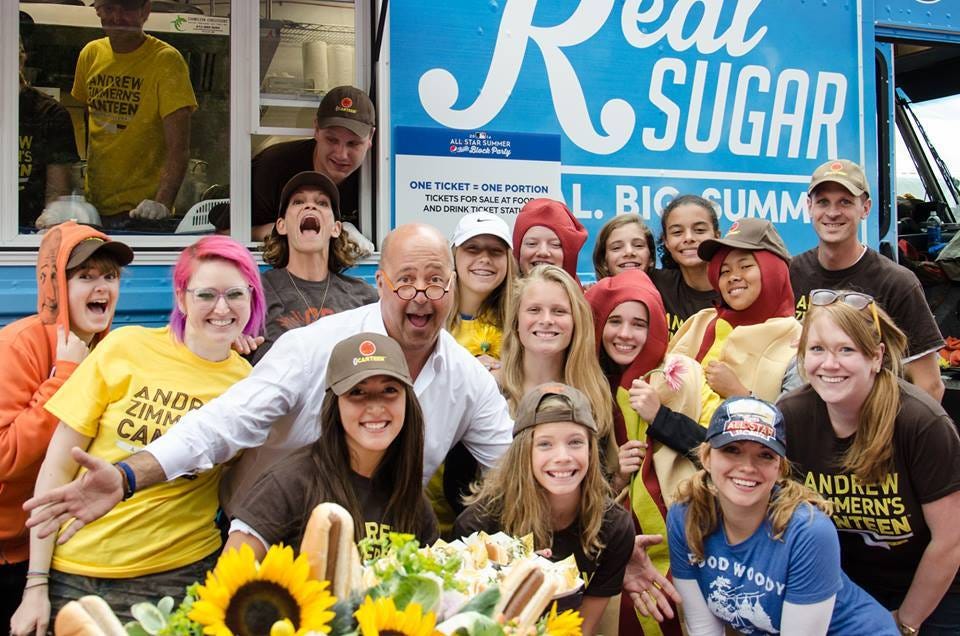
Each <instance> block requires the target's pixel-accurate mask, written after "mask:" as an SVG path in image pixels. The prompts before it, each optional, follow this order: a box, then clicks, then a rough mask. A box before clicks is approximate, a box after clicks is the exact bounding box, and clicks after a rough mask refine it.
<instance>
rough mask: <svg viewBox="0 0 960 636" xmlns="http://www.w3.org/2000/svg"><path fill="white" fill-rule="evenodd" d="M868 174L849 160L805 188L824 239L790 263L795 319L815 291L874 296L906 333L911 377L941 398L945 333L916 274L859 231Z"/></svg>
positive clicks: (828, 167) (817, 174)
mask: <svg viewBox="0 0 960 636" xmlns="http://www.w3.org/2000/svg"><path fill="white" fill-rule="evenodd" d="M870 206H871V200H870V192H869V184H868V183H867V178H866V175H864V173H863V169H862V168H861V167H860V166H858V165H857V164H856V163H854V162H852V161H849V160H847V159H837V160H833V161H828V162H826V163H824V164H823V165H821V166H820V167H819V168H817V169H816V170H815V171H814V173H813V177H812V178H811V180H810V186H809V188H808V189H807V208H808V210H809V212H810V218H811V220H812V221H813V228H814V230H815V231H816V232H817V236H818V237H819V239H820V241H819V243H818V244H817V246H816V247H814V248H813V249H811V250H808V251H806V252H804V253H803V254H800V255H799V256H796V257H794V259H793V260H792V261H791V262H790V282H791V284H792V285H793V291H794V294H795V295H796V299H797V318H798V319H802V318H803V315H804V314H805V313H806V311H807V301H808V296H809V294H810V291H811V290H813V289H820V288H826V289H849V290H853V291H859V292H863V293H866V294H869V295H871V296H873V297H874V298H875V299H876V301H877V302H878V303H880V306H881V307H883V308H884V309H885V310H886V311H887V313H889V314H890V316H891V317H892V318H893V319H894V320H895V321H896V323H897V326H898V327H900V329H902V330H903V332H904V333H905V334H906V335H907V338H908V345H907V352H906V355H905V357H904V360H903V361H904V364H905V367H904V370H905V372H906V376H907V378H908V379H909V380H910V381H911V382H913V383H914V384H916V385H917V386H919V387H920V388H922V389H924V390H925V391H926V392H927V393H929V394H930V395H931V396H933V398H934V399H935V400H937V401H938V402H939V401H940V399H941V398H942V397H943V392H944V386H943V380H941V378H940V368H939V366H938V365H937V351H938V350H939V349H940V348H941V347H942V346H943V337H942V336H941V335H940V330H939V329H938V328H937V323H936V321H935V320H934V318H933V314H932V313H931V312H930V308H929V306H928V305H927V301H926V299H925V298H924V295H923V288H922V287H921V286H920V281H919V280H917V277H916V276H915V275H914V273H913V272H911V271H910V270H908V269H907V268H905V267H902V266H901V265H898V264H897V263H895V262H893V261H892V260H890V259H888V258H885V257H883V256H881V255H880V254H879V253H877V252H876V251H874V250H872V249H870V248H869V247H867V246H866V245H864V244H863V243H861V242H860V239H859V237H858V234H857V232H858V230H859V228H860V225H861V222H862V221H863V220H864V219H866V218H867V215H868V214H869V213H870Z"/></svg>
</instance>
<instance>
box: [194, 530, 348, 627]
mask: <svg viewBox="0 0 960 636" xmlns="http://www.w3.org/2000/svg"><path fill="white" fill-rule="evenodd" d="M328 585H329V583H327V582H326V581H324V582H319V581H314V580H311V579H310V564H309V563H308V562H307V557H306V556H305V555H300V556H299V557H297V559H296V560H294V558H293V549H292V548H290V547H289V546H287V547H284V546H276V545H275V546H273V547H271V548H270V551H269V552H267V556H266V557H264V559H263V562H262V563H260V564H259V565H257V560H256V558H255V557H254V555H253V550H252V549H251V548H250V546H248V545H243V546H241V547H240V550H230V551H229V552H226V553H224V554H223V555H222V556H221V557H220V559H219V560H218V561H217V567H216V568H214V570H213V571H212V572H208V573H207V581H206V584H205V585H202V586H200V588H199V589H198V590H197V601H196V603H194V604H193V609H191V610H190V618H191V619H193V620H195V621H197V622H198V623H200V624H201V625H203V633H204V634H213V635H214V636H234V635H236V636H262V635H263V634H269V633H270V632H271V628H272V627H273V626H274V624H275V623H278V622H283V621H284V619H288V620H289V622H290V623H291V624H292V627H293V628H294V630H295V631H293V632H290V633H294V634H296V635H297V636H302V635H303V634H307V633H309V632H323V633H328V632H329V631H330V621H331V619H333V612H331V611H328V610H329V609H330V607H331V606H332V605H333V604H334V603H335V602H336V599H335V598H334V597H333V596H332V595H331V594H330V593H329V592H328V591H327V586H328ZM278 627H280V626H278ZM280 629H281V630H283V628H282V627H281V628H280ZM285 631H286V630H283V631H280V632H279V633H284V632H285Z"/></svg>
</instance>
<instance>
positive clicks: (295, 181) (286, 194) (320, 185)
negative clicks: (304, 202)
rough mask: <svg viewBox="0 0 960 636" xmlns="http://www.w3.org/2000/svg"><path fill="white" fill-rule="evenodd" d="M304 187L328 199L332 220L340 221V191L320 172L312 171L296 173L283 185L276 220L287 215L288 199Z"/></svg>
mask: <svg viewBox="0 0 960 636" xmlns="http://www.w3.org/2000/svg"><path fill="white" fill-rule="evenodd" d="M304 186H312V187H314V188H317V189H318V190H320V191H321V192H323V193H324V194H326V195H327V196H328V197H330V207H331V208H332V209H333V218H335V219H337V220H339V219H340V190H338V189H337V184H335V183H334V182H333V180H332V179H331V178H330V177H328V176H327V175H325V174H323V173H322V172H313V171H312V170H304V171H303V172H298V173H297V174H295V175H293V176H292V177H290V180H289V181H287V183H286V184H284V186H283V191H282V192H281V193H280V209H279V210H277V218H278V219H279V218H281V217H282V216H283V215H284V214H286V213H287V204H288V203H290V197H292V196H293V193H294V192H296V191H297V190H299V189H300V188H302V187H304Z"/></svg>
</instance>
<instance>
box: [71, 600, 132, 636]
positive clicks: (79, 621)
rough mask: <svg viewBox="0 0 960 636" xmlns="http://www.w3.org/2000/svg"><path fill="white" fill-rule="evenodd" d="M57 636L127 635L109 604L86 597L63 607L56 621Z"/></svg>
mask: <svg viewBox="0 0 960 636" xmlns="http://www.w3.org/2000/svg"><path fill="white" fill-rule="evenodd" d="M53 632H54V634H56V636H125V634H126V633H127V632H126V630H125V629H124V628H123V625H122V624H121V623H120V620H119V619H118V618H117V616H116V614H114V613H113V610H112V609H110V606H109V605H107V602H106V601H105V600H103V599H102V598H100V597H99V596H84V597H83V598H81V599H80V600H79V601H70V602H69V603H67V604H66V605H64V606H63V609H61V610H60V612H59V613H58V614H57V619H56V621H54V626H53Z"/></svg>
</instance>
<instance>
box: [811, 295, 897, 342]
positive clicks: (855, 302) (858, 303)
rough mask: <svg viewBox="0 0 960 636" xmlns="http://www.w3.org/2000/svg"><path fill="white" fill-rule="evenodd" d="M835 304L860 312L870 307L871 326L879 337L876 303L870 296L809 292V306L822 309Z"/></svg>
mask: <svg viewBox="0 0 960 636" xmlns="http://www.w3.org/2000/svg"><path fill="white" fill-rule="evenodd" d="M835 302H841V303H843V304H844V305H848V306H850V307H853V308H854V309H856V310H858V311H862V310H864V309H866V308H867V307H870V313H871V314H872V315H873V324H874V325H875V326H876V328H877V335H881V334H882V332H881V331H880V316H878V315H877V301H876V300H875V299H874V298H873V296H871V295H870V294H864V293H862V292H852V291H834V290H832V289H814V290H813V291H811V292H810V305H811V306H813V305H817V306H820V307H824V306H826V305H832V304H833V303H835Z"/></svg>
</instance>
